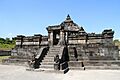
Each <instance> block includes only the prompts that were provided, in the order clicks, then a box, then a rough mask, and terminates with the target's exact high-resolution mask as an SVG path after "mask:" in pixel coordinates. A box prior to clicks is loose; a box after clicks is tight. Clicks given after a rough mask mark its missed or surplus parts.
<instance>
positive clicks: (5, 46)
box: [0, 43, 15, 50]
mask: <svg viewBox="0 0 120 80" xmlns="http://www.w3.org/2000/svg"><path fill="white" fill-rule="evenodd" d="M14 47H15V44H1V43H0V50H11V49H12V48H14Z"/></svg>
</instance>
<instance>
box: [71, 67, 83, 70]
mask: <svg viewBox="0 0 120 80" xmlns="http://www.w3.org/2000/svg"><path fill="white" fill-rule="evenodd" d="M69 69H70V70H84V69H85V68H84V67H69Z"/></svg>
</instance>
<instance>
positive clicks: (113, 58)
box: [8, 15, 120, 70]
mask: <svg viewBox="0 0 120 80" xmlns="http://www.w3.org/2000/svg"><path fill="white" fill-rule="evenodd" d="M46 29H47V31H48V36H43V35H41V34H35V35H34V36H24V35H18V36H17V37H15V39H16V46H15V48H14V49H13V50H12V54H11V55H12V56H11V58H10V59H9V60H8V61H9V62H11V63H17V62H19V63H21V64H25V62H27V61H29V60H33V61H34V62H33V67H34V68H41V69H42V68H44V69H45V68H46V69H57V68H59V70H65V69H66V68H69V69H82V67H83V66H82V65H83V64H84V66H85V67H86V69H92V68H93V69H100V68H101V69H105V68H110V67H111V68H114V66H120V64H119V52H118V47H117V46H115V45H114V43H113V37H114V36H113V35H114V31H113V30H112V29H106V30H103V32H102V33H101V34H96V33H87V32H86V31H85V30H84V28H83V27H81V26H79V25H77V24H76V23H74V21H73V20H72V19H71V17H70V16H69V15H68V16H67V18H66V19H65V20H64V21H63V22H62V23H61V24H59V25H53V26H48V27H47V28H46ZM56 55H57V56H58V58H59V60H58V62H56V61H55V57H56ZM57 63H58V65H57ZM81 63H82V64H81Z"/></svg>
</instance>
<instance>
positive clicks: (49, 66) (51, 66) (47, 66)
mask: <svg viewBox="0 0 120 80" xmlns="http://www.w3.org/2000/svg"><path fill="white" fill-rule="evenodd" d="M40 68H54V65H41V66H40Z"/></svg>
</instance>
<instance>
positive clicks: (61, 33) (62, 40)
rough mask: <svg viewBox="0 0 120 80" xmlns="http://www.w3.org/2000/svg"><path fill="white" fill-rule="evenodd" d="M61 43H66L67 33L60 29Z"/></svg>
mask: <svg viewBox="0 0 120 80" xmlns="http://www.w3.org/2000/svg"><path fill="white" fill-rule="evenodd" d="M59 44H60V45H64V44H65V35H64V32H63V31H62V30H61V31H60V43H59Z"/></svg>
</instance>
